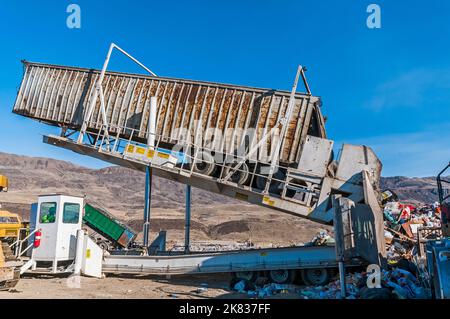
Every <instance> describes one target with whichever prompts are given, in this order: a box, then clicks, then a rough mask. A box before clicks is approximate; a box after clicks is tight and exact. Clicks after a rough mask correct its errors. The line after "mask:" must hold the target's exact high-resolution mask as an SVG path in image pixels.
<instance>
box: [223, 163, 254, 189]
mask: <svg viewBox="0 0 450 319" xmlns="http://www.w3.org/2000/svg"><path fill="white" fill-rule="evenodd" d="M237 164H238V162H237V161H234V162H233V163H230V164H227V165H228V167H225V168H224V170H223V175H222V177H223V178H225V177H226V176H227V175H228V173H229V172H230V171H232V168H233V167H235V166H236V165H237ZM249 177H250V170H249V168H248V165H247V164H246V163H243V164H242V165H241V166H240V167H239V169H238V170H236V171H234V173H233V175H231V177H230V178H229V180H231V181H232V182H233V183H236V184H238V185H245V184H246V183H247V182H248V180H249Z"/></svg>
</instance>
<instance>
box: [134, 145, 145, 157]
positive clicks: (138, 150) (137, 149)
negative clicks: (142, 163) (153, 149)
mask: <svg viewBox="0 0 450 319" xmlns="http://www.w3.org/2000/svg"><path fill="white" fill-rule="evenodd" d="M136 153H138V154H140V155H144V154H145V148H142V147H138V148H136Z"/></svg>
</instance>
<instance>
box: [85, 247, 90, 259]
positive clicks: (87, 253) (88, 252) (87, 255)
mask: <svg viewBox="0 0 450 319" xmlns="http://www.w3.org/2000/svg"><path fill="white" fill-rule="evenodd" d="M86 258H91V250H90V249H86Z"/></svg>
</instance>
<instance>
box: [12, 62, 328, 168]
mask: <svg viewBox="0 0 450 319" xmlns="http://www.w3.org/2000/svg"><path fill="white" fill-rule="evenodd" d="M23 64H24V70H25V71H24V77H23V80H22V84H21V87H20V91H19V93H18V96H17V99H16V102H15V105H14V109H13V112H14V113H17V114H20V115H24V116H27V117H31V118H33V119H37V120H40V121H43V122H46V123H48V124H51V125H55V126H61V127H68V128H73V129H79V128H80V127H81V125H82V122H83V118H84V115H85V112H86V108H87V105H89V102H90V99H91V98H92V91H93V89H94V87H95V83H96V81H97V80H98V78H99V76H100V71H98V70H93V69H83V68H76V67H66V66H58V65H49V64H41V63H32V62H26V61H24V62H23ZM102 87H103V92H104V99H105V106H106V118H107V121H108V123H109V134H111V135H113V134H117V133H119V130H120V128H127V129H126V130H123V131H122V132H121V135H122V137H123V138H124V139H128V138H131V139H133V140H135V141H137V142H143V141H146V139H147V136H146V132H148V127H147V126H148V119H149V113H150V112H149V107H150V97H151V96H156V97H157V101H158V103H157V117H156V120H157V122H156V133H157V134H158V135H160V136H161V138H162V141H163V142H164V143H167V144H168V145H174V144H177V143H179V142H180V141H185V140H188V139H189V138H191V140H194V137H195V136H196V134H201V135H202V138H201V142H200V143H201V146H206V145H208V146H209V147H210V148H212V149H214V150H215V151H217V152H222V153H224V154H225V153H230V152H232V151H233V150H234V149H237V148H239V147H240V146H242V145H244V147H246V148H250V147H252V146H254V145H256V144H257V143H258V142H259V140H260V139H261V138H262V136H263V134H264V133H265V132H267V131H270V129H272V128H273V127H274V126H275V125H276V123H277V120H278V119H280V118H281V117H282V116H283V115H284V114H285V112H286V109H287V106H288V103H289V92H286V91H279V90H273V89H260V88H254V87H246V86H236V85H227V84H220V83H212V82H201V81H192V80H184V79H175V78H166V77H155V76H146V75H137V74H127V73H117V72H107V73H106V76H105V78H104V80H103V82H102ZM101 125H102V117H101V112H100V101H99V100H98V101H97V103H96V105H95V109H94V110H93V114H92V117H91V121H90V123H89V125H88V128H89V129H90V130H94V131H95V130H100V129H101ZM132 130H135V133H136V134H132ZM253 130H255V131H254V132H253ZM250 131H252V132H250ZM218 132H219V133H220V134H218ZM308 134H309V135H313V136H317V137H321V138H325V137H326V134H325V128H324V121H323V117H322V114H321V111H320V99H319V98H318V97H314V96H311V95H309V94H300V93H297V94H296V95H295V108H294V112H293V116H292V118H291V119H290V121H289V124H288V129H287V133H286V135H285V137H284V139H283V146H282V149H281V150H282V151H281V156H280V162H281V163H284V164H287V165H295V164H298V162H299V157H300V151H301V147H302V143H303V140H304V139H305V138H306V135H308ZM270 143H271V140H270V139H268V141H267V147H268V148H270ZM258 156H259V157H260V158H262V159H264V157H265V155H264V154H259V155H258ZM266 159H267V158H266Z"/></svg>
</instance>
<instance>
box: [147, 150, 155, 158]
mask: <svg viewBox="0 0 450 319" xmlns="http://www.w3.org/2000/svg"><path fill="white" fill-rule="evenodd" d="M153 156H155V151H154V150H148V152H147V157H148V158H153Z"/></svg>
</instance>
